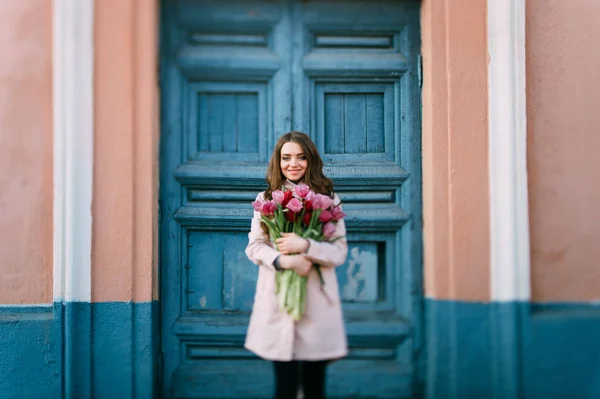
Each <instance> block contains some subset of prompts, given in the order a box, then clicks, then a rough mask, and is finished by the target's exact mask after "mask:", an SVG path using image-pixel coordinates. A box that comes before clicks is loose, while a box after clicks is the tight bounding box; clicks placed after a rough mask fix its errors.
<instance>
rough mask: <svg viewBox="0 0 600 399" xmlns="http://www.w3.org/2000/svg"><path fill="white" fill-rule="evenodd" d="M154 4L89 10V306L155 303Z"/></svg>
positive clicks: (112, 1) (107, 0) (107, 2)
mask: <svg viewBox="0 0 600 399" xmlns="http://www.w3.org/2000/svg"><path fill="white" fill-rule="evenodd" d="M155 3H157V2H155V1H148V2H134V1H123V0H102V1H96V2H95V9H94V13H95V16H94V25H95V26H94V33H95V54H94V55H95V63H94V73H95V77H94V78H95V82H94V103H95V104H94V113H95V115H94V117H95V121H94V129H95V140H94V199H93V206H92V213H93V220H94V223H93V232H92V301H93V302H107V301H132V300H133V301H136V302H145V301H150V300H152V299H156V298H157V292H158V291H157V287H158V281H157V278H156V276H157V262H156V259H157V248H158V241H157V219H158V209H157V204H158V184H157V181H158V180H157V176H158V169H157V168H158V144H157V142H158V124H157V118H158V107H157V104H158V102H157V98H158V94H157V93H158V92H157V88H156V85H157V82H158V79H157V77H156V71H157V54H156V51H157V48H158V46H157V25H156V19H157V9H156V4H155Z"/></svg>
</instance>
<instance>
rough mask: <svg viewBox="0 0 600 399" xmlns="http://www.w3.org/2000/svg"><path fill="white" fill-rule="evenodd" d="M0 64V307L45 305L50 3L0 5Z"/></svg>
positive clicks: (48, 298) (48, 280)
mask: <svg viewBox="0 0 600 399" xmlns="http://www.w3.org/2000/svg"><path fill="white" fill-rule="evenodd" d="M0 59H2V62H1V63H0V269H1V273H0V303H13V304H41V303H51V302H52V148H53V147H52V53H51V4H50V2H48V1H45V0H23V1H3V2H0Z"/></svg>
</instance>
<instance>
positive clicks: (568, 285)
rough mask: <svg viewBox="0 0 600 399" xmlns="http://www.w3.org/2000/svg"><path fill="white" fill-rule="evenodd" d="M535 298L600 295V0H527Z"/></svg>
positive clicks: (573, 298)
mask: <svg viewBox="0 0 600 399" xmlns="http://www.w3.org/2000/svg"><path fill="white" fill-rule="evenodd" d="M526 15H527V22H526V46H527V59H526V63H527V116H528V118H527V125H528V132H527V135H528V142H527V146H528V168H529V174H528V177H529V193H530V226H531V269H532V270H531V272H532V299H533V301H535V302H556V301H584V302H585V301H598V300H600V289H599V287H600V268H599V267H598V259H600V245H598V243H600V229H599V228H598V226H599V225H600V211H599V209H598V204H600V185H599V184H597V181H598V171H599V170H600V158H598V155H597V153H598V148H600V135H599V134H598V132H600V119H599V118H598V104H600V90H599V88H600V72H599V69H598V68H597V67H596V66H597V65H600V52H599V51H597V50H596V49H598V48H599V46H600V37H599V36H598V35H595V34H591V33H590V32H600V18H599V17H598V16H599V15H600V2H597V1H583V2H565V1H561V0H549V1H537V0H528V1H527V9H526Z"/></svg>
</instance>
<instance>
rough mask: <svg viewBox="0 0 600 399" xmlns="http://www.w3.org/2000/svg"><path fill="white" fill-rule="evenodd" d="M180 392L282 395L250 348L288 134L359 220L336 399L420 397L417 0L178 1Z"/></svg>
mask: <svg viewBox="0 0 600 399" xmlns="http://www.w3.org/2000/svg"><path fill="white" fill-rule="evenodd" d="M162 18H163V20H162V45H161V55H162V65H161V79H162V81H161V86H162V134H161V229H162V231H161V233H162V234H161V235H162V241H161V265H160V267H161V275H162V277H161V283H162V288H161V303H162V349H163V358H164V365H163V369H162V371H161V374H162V377H163V381H162V391H163V395H164V396H165V397H186V398H192V397H205V398H208V397H210V398H217V397H224V398H225V397H227V398H251V397H257V398H259V397H260V398H267V397H270V396H271V394H272V375H271V374H272V370H271V366H270V364H268V362H264V361H262V360H260V359H258V358H256V357H255V356H254V355H253V354H252V353H250V352H248V351H246V350H245V349H244V348H243V347H242V344H243V341H244V337H245V333H246V328H247V325H248V320H249V313H250V309H251V306H252V301H253V298H254V290H255V283H256V278H257V272H258V270H257V267H256V266H255V265H253V264H252V263H250V262H249V261H248V259H247V258H246V256H245V253H244V249H245V247H246V244H247V239H248V238H247V233H248V230H249V228H250V218H251V217H252V209H251V207H250V202H251V201H252V200H253V199H254V197H255V196H256V194H257V193H258V192H259V191H261V190H263V189H264V188H265V182H264V175H265V170H266V165H267V162H268V158H269V156H270V151H271V150H272V148H273V145H274V143H275V141H276V139H277V137H278V136H279V135H281V134H283V133H285V132H287V131H290V130H292V129H294V130H301V131H305V132H307V133H308V134H309V135H310V136H311V137H312V138H313V140H314V141H315V143H316V145H317V147H318V148H319V151H320V152H321V154H322V156H323V158H324V161H325V162H326V164H327V167H326V173H327V175H328V176H330V177H331V178H332V179H333V180H334V183H335V187H336V191H337V192H338V193H339V195H340V197H341V198H342V200H343V201H344V204H345V205H344V206H345V208H344V209H345V211H346V213H347V214H348V216H347V219H346V223H347V227H348V235H347V239H348V242H349V247H350V250H349V254H348V260H347V262H346V264H345V265H343V266H340V267H338V268H337V270H336V272H337V275H338V279H339V282H340V294H341V295H342V299H343V306H344V312H345V313H344V314H345V319H346V329H347V333H348V339H349V344H350V355H349V356H348V358H347V359H344V360H342V361H338V362H336V363H334V364H333V365H332V366H331V367H330V370H329V377H330V378H329V386H328V392H329V394H330V396H331V397H344V398H347V397H382V398H384V397H390V398H391V397H394V398H395V397H410V396H411V395H413V394H414V393H415V386H417V385H418V384H417V383H418V375H417V372H418V368H417V361H416V359H417V354H418V353H419V348H420V336H421V330H420V327H421V326H420V315H421V311H420V306H421V304H422V291H421V288H420V287H421V270H422V261H421V238H420V234H421V231H420V209H421V205H420V198H421V193H420V181H421V179H420V152H419V149H420V145H419V143H420V117H419V109H420V92H419V90H420V89H419V87H418V78H417V72H418V70H417V67H418V49H419V45H420V44H419V29H418V21H419V7H418V2H416V1H389V2H386V1H344V2H342V1H331V2H327V1H308V2H307V1H263V2H259V1H201V0H179V1H167V0H165V1H164V2H163V9H162Z"/></svg>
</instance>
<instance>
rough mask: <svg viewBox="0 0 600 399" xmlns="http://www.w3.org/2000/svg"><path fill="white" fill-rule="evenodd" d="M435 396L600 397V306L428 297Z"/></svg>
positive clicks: (429, 380)
mask: <svg viewBox="0 0 600 399" xmlns="http://www.w3.org/2000/svg"><path fill="white" fill-rule="evenodd" d="M425 312H426V315H425V319H426V326H425V330H426V337H425V341H426V345H427V349H426V351H427V354H426V356H425V360H424V361H425V363H426V364H425V368H426V370H427V371H426V378H425V379H426V384H427V387H426V391H427V397H428V398H436V399H438V398H507V399H508V398H510V399H513V398H530V399H553V398H556V399H571V398H573V399H586V398H589V399H592V398H600V306H598V305H592V304H570V305H565V304H543V305H539V304H529V303H519V302H510V303H491V304H490V303H469V302H457V301H438V300H432V299H428V300H427V301H426V310H425Z"/></svg>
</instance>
